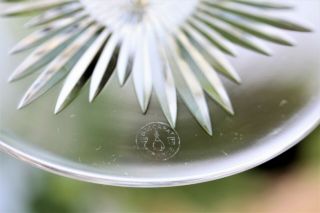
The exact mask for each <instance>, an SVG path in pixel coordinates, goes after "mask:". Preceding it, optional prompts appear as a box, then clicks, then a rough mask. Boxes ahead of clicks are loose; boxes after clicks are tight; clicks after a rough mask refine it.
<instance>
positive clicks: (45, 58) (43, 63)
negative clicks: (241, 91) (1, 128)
mask: <svg viewBox="0 0 320 213" xmlns="http://www.w3.org/2000/svg"><path fill="white" fill-rule="evenodd" d="M290 9H293V8H292V7H291V6H288V5H283V4H281V3H279V2H275V1H273V2H272V1H268V0H266V1H259V0H184V1H181V0H116V1H115V0H55V1H53V0H43V1H30V2H27V3H14V4H13V5H12V7H9V8H8V9H7V10H6V11H5V12H3V15H5V16H18V15H25V14H30V13H32V14H33V13H38V14H37V15H36V16H35V17H34V18H32V19H31V20H30V21H29V22H27V23H26V26H27V27H29V28H33V27H37V26H40V29H38V30H36V31H35V32H33V33H32V34H30V35H29V36H27V37H26V38H24V39H22V41H20V42H19V43H18V44H17V45H16V46H15V47H14V48H13V49H12V51H11V53H12V54H16V53H20V52H22V51H25V50H28V49H31V48H35V50H34V51H33V52H31V54H30V55H29V56H28V57H27V58H26V59H25V60H24V61H23V62H22V63H21V65H19V66H18V67H17V69H16V70H15V71H14V72H13V73H12V75H11V76H10V78H9V81H10V82H13V81H16V80H19V79H21V78H22V77H25V76H27V75H29V74H31V73H33V72H34V71H36V70H39V69H40V68H43V71H42V72H41V74H40V75H39V77H38V78H37V79H36V80H35V82H34V83H33V84H32V85H31V86H30V88H29V89H28V90H27V92H26V93H25V95H24V96H23V98H22V99H21V101H20V103H19V106H18V108H23V107H25V106H27V105H29V104H30V103H32V102H33V101H35V100H36V99H38V98H39V97H40V96H42V95H44V94H45V93H46V92H47V91H48V90H49V89H51V88H52V87H53V86H55V85H56V84H57V83H59V82H60V81H62V80H64V84H63V86H62V89H61V92H60V95H59V97H58V100H57V104H56V107H55V113H59V112H61V111H62V110H63V109H65V108H66V107H67V106H68V105H69V104H70V103H71V102H72V101H73V100H74V99H75V98H76V97H77V96H78V94H79V92H80V90H81V89H82V88H83V86H84V85H85V84H86V83H87V82H88V81H90V95H89V101H90V102H93V101H94V100H95V99H96V97H97V96H98V95H99V94H100V92H101V91H102V90H103V88H104V87H105V86H106V84H107V83H108V80H109V79H110V77H111V76H112V75H117V77H118V79H119V83H120V85H121V86H123V85H124V84H125V83H126V81H127V80H128V78H129V77H130V76H131V79H130V80H132V81H133V83H134V88H135V91H136V95H137V99H138V103H139V105H140V107H141V110H142V112H144V113H145V112H147V110H148V106H149V102H150V98H151V95H152V93H153V92H154V93H155V94H156V96H157V98H158V100H159V103H160V105H161V108H162V111H163V113H164V115H165V117H166V118H167V121H168V123H169V124H170V126H171V128H173V129H174V128H175V126H176V120H177V110H178V108H177V95H179V96H180V97H181V98H182V100H183V101H184V103H185V105H186V106H187V107H188V109H189V110H190V112H191V113H192V114H193V116H194V117H195V119H196V120H197V121H198V123H199V124H200V125H201V126H202V127H203V129H204V130H205V131H206V132H207V133H208V134H210V135H211V134H212V125H211V118H210V114H209V109H208V105H207V101H206V96H208V97H210V98H211V99H213V100H214V101H215V102H216V103H217V104H218V105H220V106H221V107H222V108H223V109H225V110H226V111H227V112H229V113H231V114H234V110H233V106H232V104H231V100H230V99H229V96H228V94H227V91H226V89H225V87H224V86H223V84H222V81H221V79H220V74H221V75H222V76H224V77H226V78H228V79H230V80H231V81H233V82H235V83H241V79H240V76H239V75H238V73H237V72H236V70H235V68H234V67H233V66H232V65H231V64H230V62H229V61H228V60H227V57H226V56H227V55H229V56H236V51H235V46H241V47H243V48H246V49H249V50H251V51H254V52H257V53H260V54H263V55H267V56H270V55H271V54H272V51H271V50H270V49H269V48H268V46H266V45H265V44H264V43H262V42H261V40H264V41H268V42H272V43H276V44H279V45H284V46H293V45H294V44H295V41H294V40H293V39H292V38H291V37H289V36H288V35H286V34H285V33H283V32H282V31H281V30H290V31H298V32H310V31H312V30H311V27H309V26H308V25H307V24H306V23H297V22H296V21H292V20H289V19H286V18H283V17H281V18H280V17H277V16H274V15H270V14H271V13H270V11H273V10H275V11H282V10H283V11H284V10H290ZM270 63H271V62H270ZM146 116H147V115H146ZM152 133H153V132H152ZM155 133H156V132H155ZM159 144H160V143H159ZM158 148H159V147H158ZM160 148H161V146H160Z"/></svg>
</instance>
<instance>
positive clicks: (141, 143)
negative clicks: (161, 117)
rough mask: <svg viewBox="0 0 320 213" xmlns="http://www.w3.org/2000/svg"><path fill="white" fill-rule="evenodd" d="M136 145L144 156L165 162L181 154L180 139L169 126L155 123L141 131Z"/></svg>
mask: <svg viewBox="0 0 320 213" xmlns="http://www.w3.org/2000/svg"><path fill="white" fill-rule="evenodd" d="M136 144H137V148H138V150H140V151H141V152H142V153H143V155H145V156H147V157H149V158H152V159H156V160H164V161H165V160H168V159H170V158H172V157H173V156H175V155H176V154H177V153H178V152H179V148H180V138H179V135H178V133H177V132H176V131H175V130H174V129H172V128H171V127H170V126H169V125H168V124H165V123H160V122H154V123H149V124H147V125H146V126H144V127H142V128H141V129H140V130H139V132H138V134H137V136H136Z"/></svg>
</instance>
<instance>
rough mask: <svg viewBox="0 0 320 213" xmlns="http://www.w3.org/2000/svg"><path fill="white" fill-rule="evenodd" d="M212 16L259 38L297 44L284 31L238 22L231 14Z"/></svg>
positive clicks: (285, 43) (288, 44) (279, 42)
mask: <svg viewBox="0 0 320 213" xmlns="http://www.w3.org/2000/svg"><path fill="white" fill-rule="evenodd" d="M211 16H212V17H215V18H217V19H219V20H221V21H224V22H226V23H228V24H229V25H231V26H233V27H235V28H237V29H240V30H242V31H243V32H246V33H249V34H251V35H253V36H256V37H258V38H261V39H264V40H267V41H271V42H274V43H277V44H281V45H287V46H293V45H294V44H295V41H294V40H293V39H292V38H291V37H289V36H287V35H286V34H284V33H280V31H275V30H270V28H266V29H262V28H259V27H257V26H250V25H248V24H247V23H240V22H238V21H237V20H236V18H231V17H230V16H225V15H221V14H214V13H211Z"/></svg>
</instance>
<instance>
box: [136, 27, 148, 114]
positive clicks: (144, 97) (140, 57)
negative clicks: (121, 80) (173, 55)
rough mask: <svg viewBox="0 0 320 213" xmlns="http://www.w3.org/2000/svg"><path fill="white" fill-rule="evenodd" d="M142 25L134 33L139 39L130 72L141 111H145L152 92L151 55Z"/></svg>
mask: <svg viewBox="0 0 320 213" xmlns="http://www.w3.org/2000/svg"><path fill="white" fill-rule="evenodd" d="M143 27H145V26H140V28H139V29H138V30H137V33H136V35H135V36H137V37H136V38H140V39H139V41H138V42H137V44H136V53H135V58H134V61H133V69H132V73H133V82H134V86H135V90H136V94H137V98H138V101H139V105H140V108H141V110H142V112H143V113H145V112H146V111H147V109H148V106H149V102H150V98H151V93H152V75H151V73H152V65H151V64H150V57H151V55H150V53H149V50H148V43H147V36H148V35H147V34H148V33H145V34H144V31H143V29H144V28H143Z"/></svg>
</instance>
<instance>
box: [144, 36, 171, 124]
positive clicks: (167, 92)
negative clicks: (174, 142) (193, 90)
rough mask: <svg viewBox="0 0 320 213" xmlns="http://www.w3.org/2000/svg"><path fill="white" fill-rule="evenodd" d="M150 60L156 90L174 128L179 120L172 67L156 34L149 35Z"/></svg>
mask: <svg viewBox="0 0 320 213" xmlns="http://www.w3.org/2000/svg"><path fill="white" fill-rule="evenodd" d="M147 39H148V44H149V45H148V47H149V54H150V55H152V57H150V62H151V64H152V65H153V69H152V79H153V87H154V91H155V93H156V95H157V98H158V100H159V103H160V106H161V108H162V111H163V113H164V115H165V116H166V118H167V120H168V122H169V124H170V125H171V127H172V128H175V126H176V120H177V94H176V89H175V84H174V79H173V75H172V70H171V67H170V66H169V64H168V62H167V61H166V60H164V58H163V57H162V56H161V54H160V50H159V48H158V45H157V40H156V39H157V38H156V35H155V34H150V36H148V37H147Z"/></svg>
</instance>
